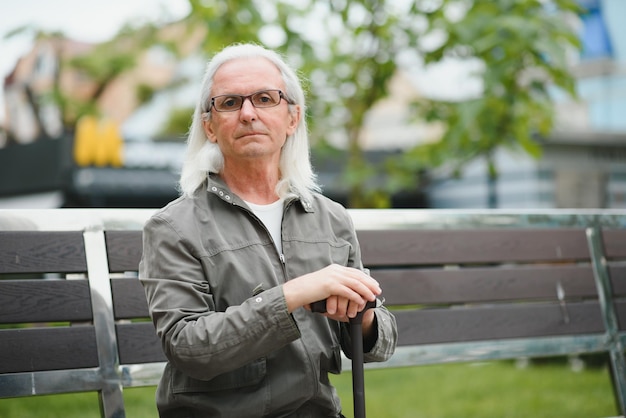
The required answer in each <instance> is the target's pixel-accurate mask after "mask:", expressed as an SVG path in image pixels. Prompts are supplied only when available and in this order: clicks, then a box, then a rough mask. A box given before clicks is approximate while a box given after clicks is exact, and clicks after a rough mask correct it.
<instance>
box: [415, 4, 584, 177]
mask: <svg viewBox="0 0 626 418" xmlns="http://www.w3.org/2000/svg"><path fill="white" fill-rule="evenodd" d="M453 8H456V10H457V11H458V9H465V11H464V12H462V14H461V16H460V17H459V16H458V13H451V10H452V9H453ZM579 11H580V9H579V6H578V5H577V2H575V1H573V0H552V1H549V2H546V1H540V0H475V1H467V0H464V1H460V0H442V1H441V7H439V8H438V9H436V10H434V11H433V12H431V13H430V14H429V21H430V30H429V33H433V32H437V33H440V34H445V40H443V42H441V44H440V45H438V46H437V47H435V48H433V49H432V50H430V51H426V52H425V54H424V62H425V64H426V65H429V64H434V63H437V62H441V60H443V59H450V58H452V59H455V60H458V61H460V62H464V61H465V62H469V61H474V62H478V63H480V64H481V67H482V70H481V72H480V73H479V74H477V76H478V77H479V78H480V80H481V82H482V86H483V93H482V95H481V96H480V97H474V98H468V99H465V100H461V101H451V100H448V101H446V100H428V99H424V100H422V101H421V102H419V103H417V105H416V107H415V110H416V114H417V115H423V117H424V118H425V120H427V121H429V122H441V123H444V124H445V126H446V127H447V128H446V130H445V132H444V134H443V137H442V139H441V141H440V142H439V143H438V144H437V145H436V146H431V147H430V148H431V150H430V152H432V153H433V154H434V155H437V157H435V158H434V159H433V160H432V161H431V164H432V165H441V164H446V165H447V166H448V167H449V168H450V170H451V171H452V172H458V170H459V169H460V168H461V167H462V166H463V165H464V164H465V163H467V162H468V161H470V160H472V159H474V158H477V157H479V156H486V158H487V160H488V163H489V165H490V175H491V176H495V175H497V170H496V167H495V166H494V164H493V161H491V156H492V154H493V153H494V152H495V150H496V149H497V148H499V147H503V146H504V147H509V148H512V149H522V150H524V151H525V152H526V153H528V154H530V155H532V156H534V157H538V156H540V154H541V148H540V146H539V144H538V142H537V140H538V139H541V138H546V137H547V136H548V135H549V134H550V132H551V130H552V128H553V121H554V112H553V100H552V97H551V95H550V90H551V89H560V90H562V91H564V92H566V93H568V94H569V95H571V96H573V97H575V96H576V92H575V84H574V78H573V76H572V75H571V74H570V73H569V71H568V63H567V59H566V53H567V52H568V51H570V52H571V51H572V50H576V49H579V48H580V44H579V41H578V38H577V37H576V35H575V33H574V32H573V29H572V28H571V27H570V26H568V24H567V19H566V13H570V14H573V13H577V12H579ZM411 155H412V153H411V152H409V153H407V158H411Z"/></svg>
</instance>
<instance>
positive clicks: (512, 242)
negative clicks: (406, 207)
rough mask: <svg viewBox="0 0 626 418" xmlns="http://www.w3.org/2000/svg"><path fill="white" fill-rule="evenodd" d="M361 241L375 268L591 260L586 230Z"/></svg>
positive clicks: (375, 235) (445, 232)
mask: <svg viewBox="0 0 626 418" xmlns="http://www.w3.org/2000/svg"><path fill="white" fill-rule="evenodd" d="M416 232H419V233H416ZM358 237H359V242H360V244H361V248H362V254H363V257H362V258H363V263H364V264H365V265H367V266H370V268H371V267H374V266H403V265H409V266H411V265H428V264H459V263H489V262H497V263H501V262H528V261H533V262H539V261H568V260H588V259H589V250H588V248H587V241H586V237H585V231H584V229H582V228H565V229H549V228H548V229H545V228H544V229H535V230H533V229H521V228H519V229H515V228H509V229H480V232H478V233H477V231H476V230H475V229H474V230H470V229H458V230H457V229H454V230H452V229H441V230H419V231H416V230H408V229H403V230H359V231H358Z"/></svg>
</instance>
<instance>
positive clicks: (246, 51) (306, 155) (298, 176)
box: [179, 44, 320, 200]
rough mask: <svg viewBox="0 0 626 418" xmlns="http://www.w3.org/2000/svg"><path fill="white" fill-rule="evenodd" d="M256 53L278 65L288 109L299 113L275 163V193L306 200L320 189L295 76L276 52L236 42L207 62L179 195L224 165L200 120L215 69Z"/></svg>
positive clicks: (190, 192) (189, 191) (191, 190)
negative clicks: (297, 119)
mask: <svg viewBox="0 0 626 418" xmlns="http://www.w3.org/2000/svg"><path fill="white" fill-rule="evenodd" d="M258 57H260V58H265V59H267V60H269V61H270V62H272V63H273V64H274V65H275V66H276V67H277V68H278V70H279V71H280V73H281V76H282V78H283V81H284V83H285V90H286V91H285V92H284V93H285V95H286V96H287V98H288V100H289V102H291V103H292V104H290V105H289V109H290V111H292V112H294V111H295V105H299V106H300V109H301V115H302V117H301V118H300V122H299V124H298V126H297V127H296V130H295V132H294V133H293V135H291V136H290V137H288V138H287V141H286V142H285V145H284V146H283V149H282V151H281V155H280V163H279V164H280V166H279V168H280V173H281V179H280V181H279V182H278V184H277V186H276V193H277V194H278V196H280V197H281V198H284V197H287V196H288V195H293V194H295V195H300V196H302V197H303V198H305V199H308V200H310V199H311V193H312V192H313V191H320V187H319V185H318V184H317V180H316V176H315V174H314V172H313V168H312V166H311V159H310V147H309V138H308V132H307V126H306V121H305V113H306V107H305V101H304V91H303V89H302V85H301V84H300V80H299V79H298V76H297V75H296V73H295V71H294V70H293V69H292V68H291V67H289V65H287V64H286V62H285V61H284V60H283V58H282V57H281V56H280V55H279V54H278V53H276V52H274V51H271V50H268V49H266V48H263V47H262V46H259V45H255V44H236V45H231V46H228V47H226V48H224V49H223V50H222V51H220V52H219V53H217V54H216V55H215V56H214V57H213V58H212V59H211V60H210V61H209V63H208V64H207V67H206V71H205V73H204V79H203V81H202V90H201V94H200V98H199V100H198V103H197V105H196V108H195V111H194V114H193V121H192V123H191V127H190V129H189V135H188V138H187V149H186V152H185V159H184V162H183V166H182V172H181V175H180V181H179V187H180V191H181V193H182V194H183V195H185V196H188V197H192V196H193V194H194V192H195V191H196V189H197V188H198V187H199V186H200V185H201V184H202V183H203V182H204V180H205V179H206V178H207V175H208V173H210V172H211V173H220V172H221V170H222V169H223V167H224V157H223V155H222V152H221V150H220V148H219V146H218V145H217V144H216V143H213V142H211V141H209V140H208V138H207V136H206V133H205V132H204V127H203V124H202V120H203V114H205V113H206V112H207V111H208V110H209V107H210V106H211V103H210V97H211V89H212V87H213V78H214V77H215V73H216V72H217V70H218V69H219V68H220V66H221V65H222V64H224V63H226V62H228V61H231V60H234V59H240V58H258ZM209 117H210V114H209Z"/></svg>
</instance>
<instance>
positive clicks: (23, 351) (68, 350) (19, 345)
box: [0, 325, 98, 373]
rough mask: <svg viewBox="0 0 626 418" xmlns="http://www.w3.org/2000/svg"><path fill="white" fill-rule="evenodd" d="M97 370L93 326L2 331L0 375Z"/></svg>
mask: <svg viewBox="0 0 626 418" xmlns="http://www.w3.org/2000/svg"><path fill="white" fill-rule="evenodd" d="M96 366H98V352H97V347H96V335H95V330H94V327H93V326H91V325H81V326H74V327H47V328H19V329H3V330H0V373H16V372H36V371H47V370H63V369H79V368H86V367H96Z"/></svg>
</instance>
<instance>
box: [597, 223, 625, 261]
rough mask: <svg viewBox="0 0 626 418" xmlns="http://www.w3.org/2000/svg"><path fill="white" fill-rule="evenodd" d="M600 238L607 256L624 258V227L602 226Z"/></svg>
mask: <svg viewBox="0 0 626 418" xmlns="http://www.w3.org/2000/svg"><path fill="white" fill-rule="evenodd" d="M602 239H603V243H604V251H605V252H606V257H607V258H609V259H612V258H623V259H624V258H626V230H625V229H615V228H604V229H603V230H602Z"/></svg>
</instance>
